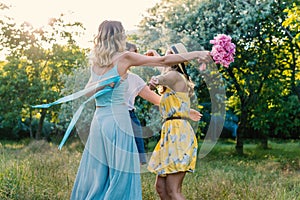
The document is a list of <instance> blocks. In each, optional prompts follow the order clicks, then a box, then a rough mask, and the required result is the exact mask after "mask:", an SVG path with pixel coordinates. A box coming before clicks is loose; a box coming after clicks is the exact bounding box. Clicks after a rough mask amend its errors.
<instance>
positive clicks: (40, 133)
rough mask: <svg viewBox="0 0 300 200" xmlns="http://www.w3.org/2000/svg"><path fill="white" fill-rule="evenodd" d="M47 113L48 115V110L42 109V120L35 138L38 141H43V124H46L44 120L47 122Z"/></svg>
mask: <svg viewBox="0 0 300 200" xmlns="http://www.w3.org/2000/svg"><path fill="white" fill-rule="evenodd" d="M46 113H47V112H46V109H42V113H41V118H40V121H39V125H38V129H37V132H36V136H35V139H37V140H39V139H41V135H42V130H43V124H44V120H45V117H46Z"/></svg>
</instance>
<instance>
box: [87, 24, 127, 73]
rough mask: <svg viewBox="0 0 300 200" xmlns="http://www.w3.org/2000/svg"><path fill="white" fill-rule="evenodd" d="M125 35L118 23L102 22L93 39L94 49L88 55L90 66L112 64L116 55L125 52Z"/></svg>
mask: <svg viewBox="0 0 300 200" xmlns="http://www.w3.org/2000/svg"><path fill="white" fill-rule="evenodd" d="M125 45H126V35H125V30H124V28H123V25H122V23H121V22H119V21H107V20H106V21H103V22H102V23H101V24H100V25H99V28H98V34H97V36H96V37H95V38H94V48H93V49H92V51H91V54H90V63H91V64H92V66H98V67H107V66H109V65H111V64H112V57H113V56H114V55H115V54H116V53H121V52H123V51H125Z"/></svg>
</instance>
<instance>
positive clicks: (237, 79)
mask: <svg viewBox="0 0 300 200" xmlns="http://www.w3.org/2000/svg"><path fill="white" fill-rule="evenodd" d="M292 2H293V1H290V0H286V1H277V0H272V1H257V0H250V1H243V0H234V1H219V0H210V1H208V0H205V1H202V0H199V1H192V0H181V1H172V0H163V1H161V3H160V4H157V5H156V6H154V7H153V8H152V9H149V11H148V15H147V16H146V17H145V18H144V19H143V20H142V22H141V25H140V27H141V28H142V30H143V33H142V35H141V36H140V37H141V38H142V39H141V40H142V41H143V42H144V43H147V42H148V44H149V48H161V49H164V48H165V43H167V44H171V43H177V42H183V43H184V44H185V45H186V47H187V48H188V50H196V49H197V50H199V49H203V48H204V49H210V48H211V45H210V44H209V41H210V40H211V39H212V38H213V37H214V36H215V35H216V34H220V33H223V34H227V35H230V36H231V37H232V38H233V42H234V43H235V44H236V47H237V48H236V56H235V62H234V63H232V64H231V66H230V67H229V68H228V69H224V68H220V69H219V71H220V73H222V76H223V78H224V79H225V80H226V93H227V106H228V109H232V110H234V112H235V113H236V114H238V115H239V119H240V128H239V133H240V134H238V138H239V137H248V136H250V134H251V131H250V130H253V129H255V130H257V131H258V132H259V134H262V135H270V136H271V135H272V132H273V131H274V127H273V125H275V124H276V126H278V127H277V130H283V129H284V128H286V126H285V125H284V124H287V123H289V122H290V121H289V119H288V118H286V117H283V115H281V118H280V121H282V123H276V120H279V118H276V120H275V118H274V117H272V115H274V112H275V113H279V112H280V111H279V110H276V111H275V110H274V108H279V107H282V106H283V105H284V104H283V102H284V101H283V100H282V101H280V100H278V99H286V98H288V96H290V95H294V94H297V95H298V94H300V93H299V92H298V93H297V91H299V90H297V85H299V84H297V79H298V77H299V58H300V56H299V52H300V51H299V48H298V47H297V46H296V45H295V42H294V43H293V41H294V40H293V38H295V36H296V34H297V29H298V25H299V20H297V19H298V18H297V17H298V6H297V5H295V3H294V4H292ZM290 5H293V6H292V7H290ZM280 22H283V24H281V23H280ZM287 28H289V30H288V29H287ZM295 30H296V31H295ZM298 32H299V30H298ZM290 35H292V38H291V37H290ZM157 38H159V40H157ZM190 74H191V77H192V79H193V80H194V82H195V83H196V92H197V96H198V97H201V98H199V99H198V102H205V101H208V102H209V99H210V98H209V96H208V93H207V92H205V87H206V85H205V82H204V81H203V80H202V79H201V78H200V76H199V73H197V72H193V71H192V70H191V73H190ZM299 99H300V95H298V100H299ZM203 100H204V101H203ZM271 107H273V108H271ZM296 110H297V109H296ZM277 115H278V114H277ZM293 118H298V114H295V115H293ZM289 124H291V123H289ZM291 126H293V127H290V129H288V130H287V131H286V133H287V132H290V131H292V130H295V129H299V126H298V124H295V123H292V124H291ZM279 132H280V131H279ZM298 135H299V133H298ZM298 137H299V136H298Z"/></svg>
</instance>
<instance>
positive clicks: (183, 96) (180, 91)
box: [148, 43, 198, 199]
mask: <svg viewBox="0 0 300 200" xmlns="http://www.w3.org/2000/svg"><path fill="white" fill-rule="evenodd" d="M179 51H181V52H186V49H185V48H184V46H183V45H182V44H181V43H180V44H176V45H173V46H171V52H172V53H178V52H179ZM184 67H185V66H184V63H182V64H179V65H176V66H173V67H171V68H170V71H168V72H167V73H165V74H163V75H159V76H156V77H152V78H151V80H150V84H152V85H155V86H157V85H162V86H163V87H164V91H163V93H162V97H161V102H160V106H159V108H160V113H161V115H162V118H163V120H164V123H163V125H162V130H161V138H160V141H159V142H158V144H157V145H156V147H155V149H154V151H153V153H152V156H151V158H150V161H149V165H148V170H149V171H151V172H153V173H155V174H156V175H157V178H156V184H155V185H156V191H157V193H158V194H159V196H160V198H161V199H184V197H183V195H182V194H181V186H182V182H183V179H184V176H185V174H186V172H194V170H195V166H196V159H197V148H198V144H197V139H196V137H195V134H194V131H193V128H192V127H191V125H190V123H189V122H188V121H187V119H188V118H189V112H190V96H191V95H192V93H193V86H194V85H193V84H192V82H191V80H190V77H189V76H188V74H187V73H186V70H185V68H184Z"/></svg>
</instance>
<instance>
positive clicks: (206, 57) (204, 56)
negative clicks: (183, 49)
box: [197, 51, 212, 71]
mask: <svg viewBox="0 0 300 200" xmlns="http://www.w3.org/2000/svg"><path fill="white" fill-rule="evenodd" d="M197 60H198V62H199V63H200V66H199V70H200V71H203V70H206V63H208V62H211V61H212V58H211V55H210V52H209V51H200V52H199V57H198V59H197Z"/></svg>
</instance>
